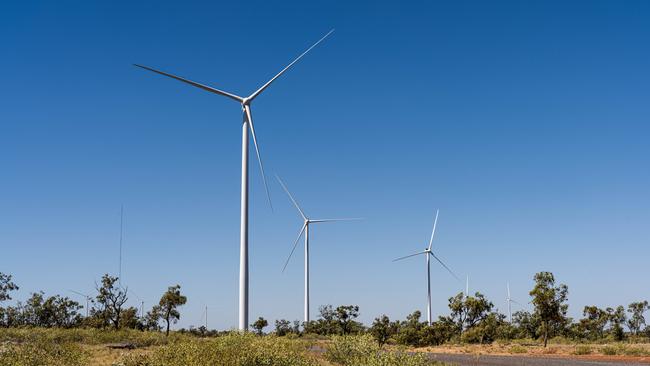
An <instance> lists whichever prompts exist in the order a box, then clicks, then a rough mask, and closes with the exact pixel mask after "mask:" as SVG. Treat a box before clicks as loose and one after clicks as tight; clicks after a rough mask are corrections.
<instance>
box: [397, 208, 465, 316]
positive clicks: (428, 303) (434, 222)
mask: <svg viewBox="0 0 650 366" xmlns="http://www.w3.org/2000/svg"><path fill="white" fill-rule="evenodd" d="M438 213H439V210H436V218H435V220H434V221H433V231H432V232H431V239H429V246H428V247H427V248H426V249H425V250H423V251H421V252H417V253H415V254H411V255H407V256H405V257H400V258H397V259H393V262H397V261H400V260H402V259H406V258H410V257H415V256H416V255H421V254H424V255H425V256H426V258H427V322H428V323H429V325H431V262H430V259H431V258H430V257H433V258H435V259H436V260H437V261H438V263H440V264H441V265H442V266H443V267H444V268H445V269H446V270H447V272H449V273H450V274H451V275H452V276H454V278H455V279H456V280H457V281H458V282H460V278H458V276H456V274H455V273H454V272H453V271H452V270H451V269H449V267H447V265H446V264H444V263H443V262H442V261H441V260H440V258H438V257H437V256H436V255H435V254H433V252H432V251H431V245H432V244H433V236H434V235H435V233H436V225H437V224H438ZM461 283H462V282H461Z"/></svg>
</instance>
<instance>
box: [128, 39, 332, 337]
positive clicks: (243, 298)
mask: <svg viewBox="0 0 650 366" xmlns="http://www.w3.org/2000/svg"><path fill="white" fill-rule="evenodd" d="M332 32H334V30H333V29H332V30H331V31H329V32H328V33H327V34H326V35H325V36H323V37H322V38H321V39H319V40H318V41H317V42H316V43H314V44H313V45H312V46H311V47H309V48H308V49H307V50H306V51H305V52H303V53H302V54H300V56H298V57H297V58H296V59H295V60H293V61H292V62H291V63H290V64H289V65H287V66H286V67H285V68H284V69H282V71H280V72H279V73H278V74H277V75H275V76H274V77H272V78H271V79H270V80H269V81H267V82H266V83H265V84H264V85H262V86H261V87H260V88H259V89H257V90H256V91H255V92H253V94H251V95H249V96H247V97H241V96H238V95H235V94H233V93H229V92H226V91H223V90H219V89H216V88H213V87H211V86H207V85H204V84H200V83H197V82H194V81H191V80H187V79H184V78H182V77H179V76H175V75H172V74H168V73H166V72H162V71H159V70H155V69H153V68H150V67H147V66H142V65H135V66H137V67H141V68H143V69H146V70H149V71H153V72H155V73H158V74H160V75H164V76H168V77H170V78H173V79H176V80H179V81H182V82H184V83H187V84H190V85H192V86H195V87H197V88H200V89H203V90H206V91H208V92H211V93H214V94H217V95H221V96H224V97H226V98H230V99H232V100H234V101H236V102H238V103H239V104H240V105H241V108H242V112H243V123H242V160H241V221H240V251H239V329H240V330H246V329H248V183H249V182H248V133H249V130H250V134H251V136H252V137H253V144H254V145H255V153H256V154H257V161H258V163H259V168H260V172H261V173H262V181H263V182H264V189H265V190H266V196H267V198H268V200H269V205H271V196H270V194H269V189H268V185H267V184H266V175H265V174H264V165H263V164H262V158H261V156H260V150H259V147H258V145H257V136H256V135H255V128H254V127H253V117H252V112H251V103H252V102H253V100H255V98H257V97H258V96H259V95H260V94H261V93H262V92H263V91H264V90H266V88H268V87H269V85H271V83H272V82H274V81H275V80H276V79H277V78H279V77H280V75H282V74H284V73H285V72H286V71H287V70H289V68H290V67H291V66H293V65H294V64H295V63H296V62H298V60H300V59H301V58H302V57H303V56H304V55H306V54H307V53H308V52H309V51H311V50H312V49H313V48H314V47H316V45H318V44H319V43H321V42H322V41H323V40H324V39H325V38H327V37H328V36H329V35H330V34H332ZM272 208H273V206H272V205H271V209H272Z"/></svg>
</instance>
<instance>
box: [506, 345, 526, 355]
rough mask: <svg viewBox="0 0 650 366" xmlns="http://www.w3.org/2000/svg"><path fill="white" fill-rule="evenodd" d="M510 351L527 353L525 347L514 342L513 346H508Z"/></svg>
mask: <svg viewBox="0 0 650 366" xmlns="http://www.w3.org/2000/svg"><path fill="white" fill-rule="evenodd" d="M510 353H528V350H527V349H526V347H522V346H520V345H518V344H515V345H514V346H512V347H510Z"/></svg>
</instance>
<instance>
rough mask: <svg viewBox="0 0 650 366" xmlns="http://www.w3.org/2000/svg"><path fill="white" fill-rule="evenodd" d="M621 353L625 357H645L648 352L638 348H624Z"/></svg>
mask: <svg viewBox="0 0 650 366" xmlns="http://www.w3.org/2000/svg"><path fill="white" fill-rule="evenodd" d="M622 353H623V354H624V355H626V356H647V355H648V354H650V352H648V351H646V350H644V349H643V348H640V347H624V348H623V349H622Z"/></svg>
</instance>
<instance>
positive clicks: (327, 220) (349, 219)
mask: <svg viewBox="0 0 650 366" xmlns="http://www.w3.org/2000/svg"><path fill="white" fill-rule="evenodd" d="M359 220H363V218H362V217H351V218H345V219H318V220H309V221H310V222H333V221H359Z"/></svg>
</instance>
